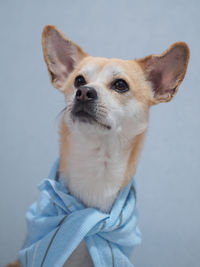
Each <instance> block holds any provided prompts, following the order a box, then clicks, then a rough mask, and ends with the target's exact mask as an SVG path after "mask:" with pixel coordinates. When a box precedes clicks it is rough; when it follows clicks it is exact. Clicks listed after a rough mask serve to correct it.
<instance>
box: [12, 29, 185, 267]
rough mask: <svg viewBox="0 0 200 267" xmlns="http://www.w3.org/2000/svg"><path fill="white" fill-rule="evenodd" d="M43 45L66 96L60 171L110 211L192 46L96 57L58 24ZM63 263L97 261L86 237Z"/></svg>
mask: <svg viewBox="0 0 200 267" xmlns="http://www.w3.org/2000/svg"><path fill="white" fill-rule="evenodd" d="M42 46H43V52H44V59H45V62H46V64H47V68H48V72H49V75H50V78H51V82H52V84H53V86H54V87H56V88H57V89H59V90H60V91H61V92H62V93H63V94H64V96H65V99H66V108H65V109H64V110H63V112H62V117H61V123H60V166H59V172H60V173H61V174H62V177H63V178H64V179H65V180H66V183H67V185H68V188H69V190H70V193H71V194H73V195H74V196H75V197H77V198H78V199H79V200H81V201H82V202H83V203H84V204H85V205H86V206H89V207H94V208H97V209H100V210H102V211H103V212H109V210H110V209H111V207H112V205H113V203H114V201H115V199H116V197H117V195H118V193H119V191H120V190H121V189H122V188H124V187H125V186H126V185H127V184H128V183H129V181H130V180H131V179H132V177H133V175H134V174H135V172H136V167H137V163H138V159H139V155H140V152H141V149H142V146H143V142H144V137H145V133H146V130H147V126H148V117H149V109H150V107H151V106H152V105H154V104H157V103H160V102H168V101H170V100H171V99H172V98H173V97H174V96H175V94H176V93H177V91H178V87H179V85H180V84H181V82H182V80H183V78H184V76H185V73H186V69H187V65H188V60H189V48H188V46H187V44H186V43H184V42H177V43H175V44H173V45H172V46H170V48H168V49H167V50H166V51H165V52H164V53H162V54H161V55H150V56H147V57H144V58H142V59H136V60H122V59H118V58H113V59H108V58H99V57H92V56H90V55H88V54H87V53H86V52H84V51H83V49H82V48H81V47H79V46H78V45H77V44H75V43H74V42H73V41H71V40H69V39H68V38H66V37H65V36H64V35H63V33H62V32H60V31H59V30H58V29H57V28H56V27H55V26H52V25H47V26H46V27H45V28H44V31H43V35H42ZM9 266H20V263H19V262H16V263H13V264H11V265H9ZM64 266H73V267H75V266H87V267H88V266H93V263H92V260H91V258H90V255H89V253H88V250H87V247H86V245H85V244H84V241H82V242H81V244H80V245H79V246H78V247H77V248H76V250H75V251H74V252H73V253H72V255H71V256H70V258H69V259H68V260H67V262H66V263H65V265H64Z"/></svg>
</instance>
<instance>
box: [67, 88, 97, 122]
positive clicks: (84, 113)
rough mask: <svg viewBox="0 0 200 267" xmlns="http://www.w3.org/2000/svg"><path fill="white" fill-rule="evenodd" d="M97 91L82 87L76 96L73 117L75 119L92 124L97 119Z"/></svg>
mask: <svg viewBox="0 0 200 267" xmlns="http://www.w3.org/2000/svg"><path fill="white" fill-rule="evenodd" d="M97 99H98V95H97V91H96V90H95V89H94V88H92V87H88V86H80V87H79V88H78V89H77V91H76V95H75V99H74V106H73V109H72V115H73V117H74V119H76V118H77V119H79V120H80V121H83V122H91V121H92V120H93V119H96V104H97Z"/></svg>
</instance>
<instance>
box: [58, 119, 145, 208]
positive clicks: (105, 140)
mask: <svg viewBox="0 0 200 267" xmlns="http://www.w3.org/2000/svg"><path fill="white" fill-rule="evenodd" d="M60 134H61V144H60V154H61V155H60V171H61V174H62V177H63V178H64V179H65V180H66V183H67V186H68V188H69V190H70V192H71V193H72V194H74V195H75V196H76V197H77V198H79V199H80V200H81V201H82V202H83V203H84V204H85V205H86V206H89V207H95V208H99V209H101V210H102V211H104V212H108V211H109V210H110V208H111V207H112V204H113V202H114V201H115V199H116V197H117V195H118V192H119V191H120V189H121V188H122V187H123V186H125V185H126V184H127V183H128V182H129V181H130V179H131V177H132V175H133V174H134V172H135V169H136V165H137V161H138V156H139V153H140V150H141V144H142V143H143V136H144V134H142V135H139V136H136V137H135V138H133V139H132V140H128V139H126V138H124V137H123V136H121V135H120V136H119V135H117V134H116V135H105V136H98V135H97V136H94V135H93V136H92V135H91V136H86V135H83V134H82V133H80V132H76V133H73V134H71V133H70V132H69V130H68V128H67V126H66V125H65V123H64V122H62V124H61V132H60Z"/></svg>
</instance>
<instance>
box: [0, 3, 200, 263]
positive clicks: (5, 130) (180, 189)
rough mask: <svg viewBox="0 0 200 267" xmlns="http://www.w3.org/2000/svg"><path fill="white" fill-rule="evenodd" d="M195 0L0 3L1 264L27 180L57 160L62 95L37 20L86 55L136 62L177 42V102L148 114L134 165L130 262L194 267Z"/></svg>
mask: <svg viewBox="0 0 200 267" xmlns="http://www.w3.org/2000/svg"><path fill="white" fill-rule="evenodd" d="M199 13H200V2H199V1H198V0H196V1H192V0H190V1H188V0H187V1H174V0H168V1H161V0H159V1H141V0H140V1H131V0H130V1H124V0H123V1H108V0H107V1H106V0H103V1H94V0H93V1H92V0H91V1H86V0H84V1H81V0H80V1H75V0H73V1H72V0H69V1H64V0H63V1H61V0H60V1H55V0H54V1H44V0H43V1H28V0H21V1H14V0H13V1H11V0H1V1H0V66H1V67H0V69H1V72H0V143H1V149H0V179H1V184H0V266H2V265H4V264H5V263H7V262H8V261H10V260H14V259H15V258H16V256H17V251H18V249H19V248H20V246H21V244H22V242H23V239H24V236H25V229H26V226H25V219H24V215H25V212H26V210H27V209H28V207H29V205H30V204H31V203H32V202H33V201H34V200H35V199H36V198H37V196H38V192H37V189H36V185H37V184H38V183H39V181H40V180H41V179H43V178H45V177H46V176H47V175H48V172H49V170H50V168H51V166H52V164H53V162H54V160H55V159H56V157H57V156H58V131H57V126H58V120H57V119H56V117H57V114H58V113H59V111H60V110H61V109H62V108H63V107H64V99H63V96H62V94H60V93H59V92H58V91H56V89H53V87H52V86H51V84H50V82H49V78H48V74H47V70H46V66H45V63H44V61H43V56H42V51H41V32H42V29H43V27H44V25H46V24H54V25H56V26H58V27H59V28H60V29H61V30H62V31H63V32H64V33H65V34H66V35H67V36H68V37H70V38H71V39H73V40H74V41H75V42H77V43H78V44H80V45H81V46H82V47H83V48H84V49H85V51H87V52H89V53H91V54H92V55H94V56H106V57H121V58H124V59H127V58H135V57H136V58H139V57H143V56H146V55H148V54H151V53H161V52H162V51H164V50H165V49H166V48H167V47H168V46H169V45H171V44H172V43H173V42H176V41H180V40H182V41H186V42H187V43H188V45H189V46H190V48H191V60H190V64H189V69H188V72H187V75H186V78H185V80H184V82H183V84H182V85H181V87H180V89H179V93H178V95H177V96H176V98H175V99H174V100H173V101H172V102H171V103H167V104H160V105H158V106H155V107H153V108H152V110H151V114H150V115H151V116H150V126H149V130H148V135H147V140H146V144H145V147H144V150H143V153H142V157H141V160H140V164H139V167H138V170H137V175H136V180H137V189H138V197H139V210H140V220H139V224H140V228H141V231H142V233H143V243H142V245H141V246H140V247H139V248H137V249H136V250H135V253H134V256H133V259H134V260H133V261H134V263H135V266H136V267H169V266H170V267H188V266H189V267H199V266H200V263H199V262H200V229H199V228H200V193H199V192H200V174H199V156H200V153H199V149H200V146H199V145H200V141H199V138H200V121H199V114H200V105H199V102H200V88H199V83H200V73H199V72H200V62H199V60H200V58H199V50H200V19H199Z"/></svg>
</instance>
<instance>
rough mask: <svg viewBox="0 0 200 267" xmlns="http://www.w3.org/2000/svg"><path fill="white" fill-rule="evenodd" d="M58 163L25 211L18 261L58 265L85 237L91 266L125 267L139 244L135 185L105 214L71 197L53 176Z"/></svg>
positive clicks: (28, 266)
mask: <svg viewBox="0 0 200 267" xmlns="http://www.w3.org/2000/svg"><path fill="white" fill-rule="evenodd" d="M58 166H59V159H58V160H57V161H56V163H55V164H54V166H53V168H52V170H51V173H50V175H49V178H48V179H44V180H43V181H42V182H41V183H40V184H39V190H40V199H39V201H38V202H36V203H34V204H33V205H32V206H31V207H30V209H29V210H28V212H27V215H26V219H27V239H26V242H25V245H24V247H23V249H22V250H21V251H20V253H19V258H20V261H21V264H22V266H24V267H62V266H63V264H64V263H65V261H66V260H67V259H68V258H69V256H70V255H71V253H72V252H73V251H74V250H75V249H76V248H77V246H78V245H79V244H80V242H81V241H82V240H83V239H84V241H85V243H86V246H87V248H88V250H89V253H90V255H91V258H92V261H93V263H94V266H96V267H102V266H104V267H122V266H126V267H130V266H133V264H132V263H131V260H130V256H131V254H132V251H133V248H134V246H135V245H137V244H139V243H140V242H141V234H140V231H139V229H138V227H137V217H138V215H137V208H136V195H135V182H134V180H132V181H131V182H130V183H129V184H128V185H127V186H126V187H125V188H124V189H123V190H121V191H120V192H119V194H118V197H117V199H116V201H115V202H114V204H113V206H112V209H111V211H110V212H109V213H104V212H102V211H100V210H98V209H95V208H90V207H86V206H84V204H83V203H81V202H80V201H79V200H78V199H77V198H76V197H74V196H73V195H71V194H70V192H69V190H68V188H67V186H66V184H65V183H64V181H63V180H62V178H61V177H60V178H59V179H57V178H58V177H57V178H56V179H55V177H56V174H57V173H58V172H57V170H58Z"/></svg>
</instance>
